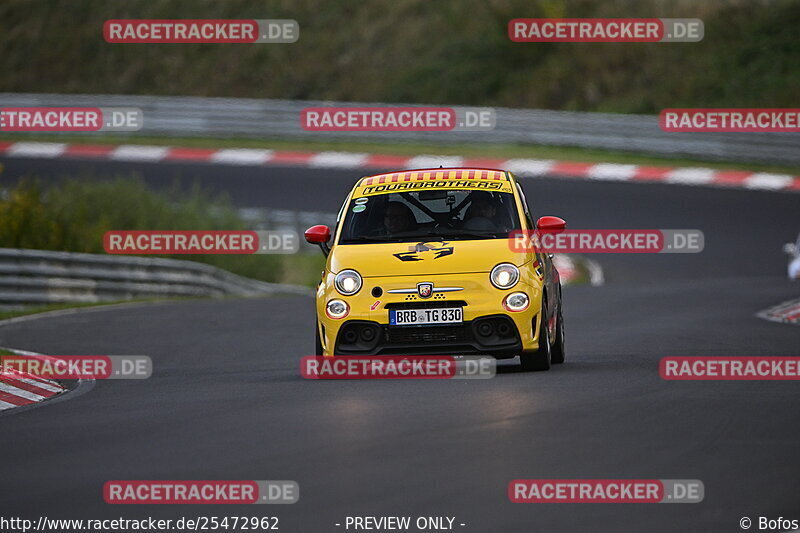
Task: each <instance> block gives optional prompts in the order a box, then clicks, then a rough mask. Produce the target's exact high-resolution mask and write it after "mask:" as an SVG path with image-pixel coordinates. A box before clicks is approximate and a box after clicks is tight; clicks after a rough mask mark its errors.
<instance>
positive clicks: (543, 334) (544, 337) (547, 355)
mask: <svg viewBox="0 0 800 533" xmlns="http://www.w3.org/2000/svg"><path fill="white" fill-rule="evenodd" d="M540 316H541V318H540V320H539V348H538V349H537V350H536V351H535V352H522V353H521V354H520V355H519V362H520V364H521V366H522V370H524V371H525V372H530V371H532V370H535V371H538V370H550V363H551V362H552V350H551V347H550V331H549V330H548V328H547V305H546V304H545V302H544V299H542V311H541V313H540Z"/></svg>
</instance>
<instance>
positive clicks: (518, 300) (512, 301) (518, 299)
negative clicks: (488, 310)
mask: <svg viewBox="0 0 800 533" xmlns="http://www.w3.org/2000/svg"><path fill="white" fill-rule="evenodd" d="M529 303H530V299H529V298H528V295H527V294H525V293H524V292H512V293H511V294H509V295H508V296H506V297H505V299H504V300H503V307H505V308H506V310H507V311H511V312H512V313H519V312H520V311H524V310H526V309H527V308H528V304H529Z"/></svg>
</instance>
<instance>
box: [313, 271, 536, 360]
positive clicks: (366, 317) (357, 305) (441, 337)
mask: <svg viewBox="0 0 800 533" xmlns="http://www.w3.org/2000/svg"><path fill="white" fill-rule="evenodd" d="M406 278H411V277H410V276H399V277H392V278H365V279H364V286H363V287H362V289H361V291H359V293H358V294H356V295H354V296H341V295H340V294H339V293H338V292H336V290H335V289H334V288H333V284H332V283H329V284H326V283H325V282H323V283H322V284H321V285H320V287H319V289H318V292H317V317H318V322H319V328H320V338H321V340H322V348H323V355H329V356H330V355H394V354H397V355H468V354H486V355H492V356H494V357H497V358H507V357H514V356H515V355H518V354H519V353H520V352H522V351H529V350H535V349H537V348H538V338H537V333H538V328H536V322H537V321H536V318H537V315H538V313H539V310H540V309H541V296H542V294H541V285H540V284H538V283H536V280H534V282H533V283H530V282H529V280H528V279H526V278H525V277H524V276H523V279H521V280H520V282H519V283H518V284H517V285H516V286H515V287H514V288H512V289H509V290H500V289H497V288H495V287H493V286H492V285H491V284H490V283H489V282H488V279H487V278H488V275H487V274H485V273H479V274H457V275H437V276H425V278H424V279H416V276H415V277H414V278H413V279H406ZM422 281H425V282H431V283H433V284H434V287H435V288H436V287H458V288H461V289H462V290H459V291H452V292H441V293H434V294H433V295H432V296H431V297H429V298H427V299H423V298H420V297H419V295H418V294H408V293H391V292H390V291H392V290H397V289H407V288H409V287H415V286H416V283H417V282H422ZM375 287H379V288H380V295H379V296H373V294H374V293H373V289H375ZM516 291H523V292H525V293H527V294H528V296H529V298H530V305H529V306H528V308H527V309H525V310H524V311H521V312H516V313H512V312H509V311H506V310H505V309H504V308H503V304H502V302H503V299H504V298H505V297H506V296H507V295H508V294H509V293H510V292H516ZM334 298H337V299H341V300H344V301H346V302H347V304H348V306H349V307H350V311H349V314H348V315H347V316H346V317H345V318H343V319H338V320H337V319H332V318H330V317H328V316H327V315H326V314H325V305H326V304H327V302H328V301H329V300H331V299H334ZM453 306H459V307H462V309H463V320H464V322H463V323H460V324H441V325H422V326H390V325H389V324H388V322H389V310H390V309H392V308H394V309H402V308H420V307H423V308H424V307H453Z"/></svg>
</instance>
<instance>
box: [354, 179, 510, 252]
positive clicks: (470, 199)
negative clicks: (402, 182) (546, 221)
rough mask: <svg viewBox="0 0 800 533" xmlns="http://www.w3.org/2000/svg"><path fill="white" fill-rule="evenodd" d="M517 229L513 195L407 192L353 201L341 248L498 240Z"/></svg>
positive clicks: (464, 192) (472, 191)
mask: <svg viewBox="0 0 800 533" xmlns="http://www.w3.org/2000/svg"><path fill="white" fill-rule="evenodd" d="M516 229H520V227H519V217H518V216H517V209H516V204H515V202H514V196H513V195H512V194H511V193H503V192H487V191H476V190H469V189H445V190H424V191H409V192H400V193H388V194H379V195H375V196H368V197H361V198H354V199H353V200H352V201H351V202H350V204H349V205H348V206H347V210H346V214H345V217H344V223H343V226H342V233H341V236H340V238H339V244H363V243H375V242H403V241H415V240H432V239H443V240H467V239H498V238H505V237H508V234H509V232H511V231H513V230H516Z"/></svg>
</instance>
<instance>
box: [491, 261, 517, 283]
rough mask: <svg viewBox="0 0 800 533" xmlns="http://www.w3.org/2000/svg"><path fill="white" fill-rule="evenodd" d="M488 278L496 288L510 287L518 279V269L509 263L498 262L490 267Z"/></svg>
mask: <svg viewBox="0 0 800 533" xmlns="http://www.w3.org/2000/svg"><path fill="white" fill-rule="evenodd" d="M489 279H490V280H491V281H492V285H494V286H495V287H497V288H498V289H510V288H511V287H513V286H514V285H516V284H517V282H518V281H519V269H518V268H517V267H515V266H514V265H512V264H511V263H500V264H499V265H497V266H496V267H494V268H493V269H492V273H491V274H490V275H489Z"/></svg>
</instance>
